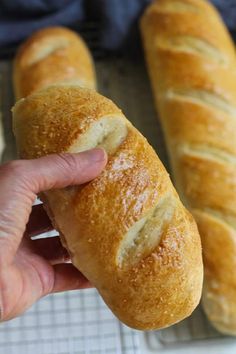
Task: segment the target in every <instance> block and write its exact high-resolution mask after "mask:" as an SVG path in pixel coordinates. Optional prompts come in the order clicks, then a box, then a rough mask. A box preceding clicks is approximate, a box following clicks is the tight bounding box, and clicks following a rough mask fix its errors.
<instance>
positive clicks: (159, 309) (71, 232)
mask: <svg viewBox="0 0 236 354" xmlns="http://www.w3.org/2000/svg"><path fill="white" fill-rule="evenodd" d="M13 118H14V132H15V136H16V142H17V146H18V148H19V152H20V155H21V157H22V158H26V159H31V158H37V157H40V156H44V155H47V154H51V153H62V152H71V153H77V152H80V151H83V150H86V149H90V148H94V147H96V146H100V147H103V148H104V149H105V150H106V151H107V153H108V157H109V161H108V164H107V166H106V168H105V169H104V171H103V172H102V173H101V175H100V176H99V177H97V178H96V179H95V180H93V181H92V182H90V183H88V184H86V185H84V186H83V187H71V188H66V189H63V190H54V191H48V192H46V193H44V194H43V196H42V199H43V201H44V203H45V205H46V208H47V211H48V214H49V216H50V218H51V220H52V222H53V224H54V226H55V228H56V229H57V230H59V232H60V236H61V239H62V242H63V244H64V245H65V246H66V248H67V249H68V251H69V253H70V255H71V259H72V262H73V264H74V265H75V266H76V267H77V268H78V269H79V270H80V271H81V272H82V273H83V274H84V275H85V276H86V277H87V278H88V279H89V280H90V281H91V283H92V284H93V285H94V286H95V287H96V288H97V289H98V291H99V292H100V294H101V296H102V297H103V299H104V301H105V302H106V303H107V305H108V306H109V307H110V308H111V310H112V311H113V312H114V314H115V315H116V316H117V317H118V318H119V319H120V320H121V321H123V322H124V323H126V324H127V325H128V326H131V327H134V328H138V329H145V330H147V329H154V328H162V327H166V326H169V325H171V324H173V323H176V322H178V321H180V320H182V319H183V318H185V317H186V316H188V315H190V314H191V312H192V311H193V309H194V308H195V307H196V305H197V304H198V302H199V298H200V295H201V286H202V259H201V246H200V240H199V234H198V231H197V228H196V225H195V222H194V220H193V218H192V216H191V215H190V214H189V213H188V212H187V211H186V209H185V208H184V207H183V205H182V204H181V202H180V200H179V198H178V195H177V194H176V192H175V190H174V188H173V186H172V184H171V182H170V179H169V177H168V174H167V172H166V171H165V169H164V167H163V165H162V163H161V162H160V160H159V159H158V157H157V155H156V154H155V152H154V150H153V149H152V148H151V146H150V145H149V144H148V142H147V140H146V139H145V138H144V137H143V136H142V135H141V134H140V133H139V132H138V131H137V130H136V129H135V128H134V127H133V126H132V125H131V123H130V122H129V121H128V120H127V119H126V118H125V116H124V115H123V114H122V112H121V111H120V110H119V109H118V108H117V107H116V105H115V104H114V103H112V102H111V101H110V100H109V99H107V98H105V97H103V96H101V95H99V94H98V93H96V92H95V91H94V90H89V89H84V88H79V87H76V86H69V85H67V86H63V85H59V86H52V87H49V88H46V89H44V90H42V91H39V92H37V93H34V94H32V95H30V96H28V97H27V98H25V99H21V100H20V101H18V102H17V104H16V105H15V107H14V109H13Z"/></svg>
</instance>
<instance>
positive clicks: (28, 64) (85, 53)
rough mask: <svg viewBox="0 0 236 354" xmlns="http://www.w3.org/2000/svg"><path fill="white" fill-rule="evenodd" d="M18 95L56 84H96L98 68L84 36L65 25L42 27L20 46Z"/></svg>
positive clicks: (16, 79)
mask: <svg viewBox="0 0 236 354" xmlns="http://www.w3.org/2000/svg"><path fill="white" fill-rule="evenodd" d="M13 69H14V70H13V81H14V91H15V96H16V98H17V99H19V98H21V97H26V96H28V95H29V94H31V93H33V92H36V91H38V90H40V89H42V88H45V87H47V86H50V85H52V84H69V85H72V84H74V85H79V86H82V87H87V88H95V87H96V80H95V69H94V65H93V61H92V58H91V55H90V53H89V50H88V48H87V47H86V44H85V43H84V41H83V40H82V38H81V37H80V36H79V35H78V34H76V33H75V32H73V31H71V30H69V29H67V28H63V27H49V28H44V29H42V30H39V31H38V32H36V33H34V34H33V35H32V36H31V37H30V38H29V39H28V40H26V41H25V42H24V43H23V45H22V46H21V47H20V49H19V51H18V53H17V55H16V58H15V61H14V68H13Z"/></svg>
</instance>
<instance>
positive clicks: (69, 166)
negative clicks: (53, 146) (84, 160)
mask: <svg viewBox="0 0 236 354" xmlns="http://www.w3.org/2000/svg"><path fill="white" fill-rule="evenodd" d="M59 158H60V160H61V162H62V167H63V168H64V169H65V171H67V172H68V171H69V172H70V173H71V174H72V175H71V176H73V173H74V172H76V171H78V169H80V167H81V163H80V160H79V159H78V158H76V157H75V155H74V154H59Z"/></svg>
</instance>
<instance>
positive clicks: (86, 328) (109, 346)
mask: <svg viewBox="0 0 236 354" xmlns="http://www.w3.org/2000/svg"><path fill="white" fill-rule="evenodd" d="M0 353H1V354H32V353H34V354H106V353H107V354H139V353H140V352H139V336H138V332H136V331H133V330H131V329H129V328H127V327H125V326H124V325H122V324H121V323H120V322H119V321H118V320H116V319H115V317H114V316H113V314H112V313H111V311H110V310H109V309H108V308H107V307H106V305H105V304H104V303H103V301H102V300H101V298H100V296H99V295H98V294H97V292H96V290H95V289H87V290H81V291H71V292H66V293H60V294H54V295H49V296H47V297H45V298H43V299H41V300H40V301H38V302H37V303H36V304H35V305H34V306H33V307H32V308H31V309H30V310H28V311H27V312H26V313H25V314H24V315H23V316H21V317H18V318H16V319H14V320H11V321H9V322H6V323H2V324H1V325H0Z"/></svg>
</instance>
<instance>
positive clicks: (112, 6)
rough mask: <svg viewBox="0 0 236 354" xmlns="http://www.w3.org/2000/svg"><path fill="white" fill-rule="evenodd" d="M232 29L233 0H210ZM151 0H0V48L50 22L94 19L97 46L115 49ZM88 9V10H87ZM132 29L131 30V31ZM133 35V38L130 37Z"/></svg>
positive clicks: (235, 8)
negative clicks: (97, 31) (97, 24)
mask: <svg viewBox="0 0 236 354" xmlns="http://www.w3.org/2000/svg"><path fill="white" fill-rule="evenodd" d="M211 1H212V2H213V3H214V4H215V5H216V6H217V7H218V9H219V10H220V12H221V14H222V15H223V18H224V20H225V22H226V24H227V25H228V27H229V29H230V30H231V31H233V33H234V31H235V32H236V0H211ZM150 2H151V0H0V48H2V47H4V46H7V45H12V44H16V43H18V42H19V41H21V40H23V39H24V38H25V37H27V36H28V35H30V34H31V33H32V32H33V31H35V30H37V29H39V28H42V27H46V26H51V25H68V26H70V25H71V26H73V25H76V24H78V23H80V22H82V21H89V20H91V19H94V18H95V19H96V20H97V21H98V22H99V23H100V29H101V31H100V45H101V48H103V49H108V50H117V49H119V48H121V47H122V46H123V44H124V43H125V42H127V40H128V39H129V38H130V33H132V31H134V33H137V19H138V17H139V15H140V14H141V13H142V11H143V10H144V8H145V6H146V5H147V4H148V3H150ZM88 9H89V10H88ZM134 29H135V30H136V32H135V30H134ZM133 38H134V37H133Z"/></svg>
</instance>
